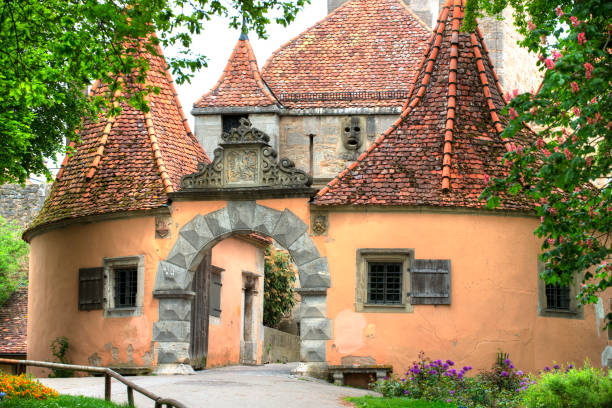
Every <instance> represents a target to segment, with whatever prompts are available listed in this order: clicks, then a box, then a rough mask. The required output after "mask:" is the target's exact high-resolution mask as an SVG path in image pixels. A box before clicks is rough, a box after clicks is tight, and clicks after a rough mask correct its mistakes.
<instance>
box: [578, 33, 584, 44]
mask: <svg viewBox="0 0 612 408" xmlns="http://www.w3.org/2000/svg"><path fill="white" fill-rule="evenodd" d="M585 42H586V35H585V34H584V33H580V34H578V44H580V45H582V44H584V43H585Z"/></svg>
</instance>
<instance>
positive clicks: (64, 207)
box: [29, 49, 209, 229]
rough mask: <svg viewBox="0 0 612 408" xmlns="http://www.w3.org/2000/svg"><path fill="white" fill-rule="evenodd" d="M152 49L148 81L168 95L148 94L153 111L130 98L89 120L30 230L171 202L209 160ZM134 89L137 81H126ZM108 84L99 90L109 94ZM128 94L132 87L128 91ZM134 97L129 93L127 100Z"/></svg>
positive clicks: (96, 88)
mask: <svg viewBox="0 0 612 408" xmlns="http://www.w3.org/2000/svg"><path fill="white" fill-rule="evenodd" d="M158 51H159V55H160V56H151V55H149V60H150V69H149V72H148V76H147V85H151V86H156V87H159V89H160V93H159V94H158V95H156V94H153V93H151V94H149V95H148V96H147V98H148V102H149V106H150V111H149V112H148V113H143V112H142V111H139V110H137V109H135V108H133V107H132V106H130V105H129V104H128V103H127V102H121V109H122V112H121V114H120V115H118V116H116V117H111V118H108V119H107V118H106V116H104V117H102V119H101V120H100V121H97V122H96V121H91V120H86V121H85V122H84V124H83V126H82V127H81V129H80V131H79V135H80V139H81V140H80V142H79V143H78V144H76V145H74V144H73V146H74V148H75V151H74V152H73V154H72V155H69V156H66V158H65V159H64V162H63V163H62V167H61V169H60V171H59V173H58V175H57V178H56V180H55V182H54V183H53V186H52V188H51V192H50V194H49V197H48V198H47V200H46V201H45V204H44V206H43V208H42V210H41V211H40V213H39V214H38V216H37V217H36V218H35V219H34V221H33V223H32V225H31V226H30V228H29V229H32V228H34V227H38V226H40V225H43V224H48V223H52V222H55V221H59V220H65V219H72V218H77V217H84V216H92V215H100V214H106V213H118V212H127V211H136V210H150V209H154V208H158V207H161V206H164V205H166V204H167V202H168V198H167V195H166V194H167V193H169V192H172V191H174V190H177V189H178V188H179V184H180V179H181V176H183V175H185V174H189V173H192V172H195V171H196V170H197V164H198V162H202V161H209V159H208V158H207V157H206V154H205V153H204V150H203V149H202V147H201V146H200V145H199V143H198V141H197V139H196V138H195V137H194V136H193V134H192V133H191V131H190V130H189V126H188V124H187V119H186V118H185V115H184V114H183V110H182V108H181V105H180V103H179V100H178V98H177V94H176V91H175V89H174V85H173V83H172V78H171V77H170V74H169V72H168V70H167V66H166V63H165V61H164V59H163V57H162V56H161V49H159V50H158ZM123 81H124V83H125V84H126V86H125V87H124V88H128V89H129V83H130V81H129V79H127V80H126V79H125V78H124V79H123ZM107 89H108V88H107V87H106V86H105V85H103V84H102V85H94V87H93V89H92V93H93V94H94V95H95V94H104V92H105V91H106V90H107ZM126 92H127V91H126ZM127 99H129V98H127Z"/></svg>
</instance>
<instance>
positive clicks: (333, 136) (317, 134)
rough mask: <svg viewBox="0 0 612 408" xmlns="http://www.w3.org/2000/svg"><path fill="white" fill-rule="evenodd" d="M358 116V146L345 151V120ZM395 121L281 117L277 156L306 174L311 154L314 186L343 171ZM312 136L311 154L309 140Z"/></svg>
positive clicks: (377, 117) (370, 117)
mask: <svg viewBox="0 0 612 408" xmlns="http://www.w3.org/2000/svg"><path fill="white" fill-rule="evenodd" d="M351 117H358V118H359V119H360V121H361V122H362V123H363V126H361V127H362V130H361V146H360V147H359V149H357V150H352V151H351V150H347V149H346V148H345V146H344V143H343V142H342V132H343V128H344V126H345V123H346V121H347V119H350V118H351ZM396 120H397V114H392V115H350V116H349V115H347V116H341V115H334V116H323V115H321V116H282V117H281V119H280V139H279V144H280V151H279V154H280V157H288V158H289V159H291V160H293V161H294V162H295V165H296V167H298V168H300V169H303V170H305V171H307V172H310V169H311V163H310V162H311V154H312V158H313V163H312V164H313V165H312V169H313V172H314V174H313V177H314V179H315V184H318V183H319V182H326V181H328V180H329V179H331V178H333V177H335V176H336V175H337V174H338V173H339V172H341V171H342V170H344V169H345V168H346V166H347V165H348V164H350V163H351V162H353V161H354V160H356V159H357V157H359V155H360V154H361V153H363V152H364V151H365V150H366V149H367V148H368V146H369V145H370V144H371V143H372V142H373V141H374V140H376V138H377V137H378V136H379V135H380V134H381V133H383V132H384V131H386V130H387V129H388V128H389V127H390V126H391V124H392V123H393V122H395V121H396ZM311 137H312V142H313V145H312V153H311V148H310V138H311Z"/></svg>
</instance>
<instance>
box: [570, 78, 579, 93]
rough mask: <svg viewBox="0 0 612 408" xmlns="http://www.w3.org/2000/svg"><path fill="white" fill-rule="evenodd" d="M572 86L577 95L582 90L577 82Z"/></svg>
mask: <svg viewBox="0 0 612 408" xmlns="http://www.w3.org/2000/svg"><path fill="white" fill-rule="evenodd" d="M571 85H572V92H574V93H576V92H578V91H579V90H580V88H579V87H578V84H577V83H576V81H574V82H572V83H571Z"/></svg>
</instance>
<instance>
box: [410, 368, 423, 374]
mask: <svg viewBox="0 0 612 408" xmlns="http://www.w3.org/2000/svg"><path fill="white" fill-rule="evenodd" d="M411 371H412V373H413V374H421V369H420V368H418V367H417V368H413V369H412V370H411Z"/></svg>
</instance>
